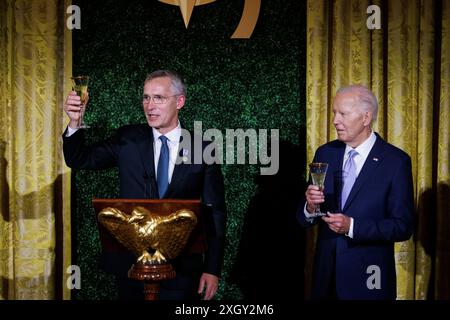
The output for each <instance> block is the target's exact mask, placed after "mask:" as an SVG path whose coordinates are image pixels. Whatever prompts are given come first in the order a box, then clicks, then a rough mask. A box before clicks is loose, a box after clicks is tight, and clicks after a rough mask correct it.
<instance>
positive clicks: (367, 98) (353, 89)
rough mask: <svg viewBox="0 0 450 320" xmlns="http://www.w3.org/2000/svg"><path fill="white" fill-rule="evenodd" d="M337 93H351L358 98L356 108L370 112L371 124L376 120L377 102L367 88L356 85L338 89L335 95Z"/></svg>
mask: <svg viewBox="0 0 450 320" xmlns="http://www.w3.org/2000/svg"><path fill="white" fill-rule="evenodd" d="M339 93H353V94H355V96H356V97H357V98H358V102H359V104H358V106H360V107H362V108H364V111H370V112H372V122H373V121H375V120H377V114H378V100H377V98H376V97H375V95H374V94H373V92H372V91H370V90H369V89H368V88H367V87H365V86H363V85H360V84H356V85H351V86H346V87H342V88H340V89H339V90H338V91H337V92H336V95H337V94H339Z"/></svg>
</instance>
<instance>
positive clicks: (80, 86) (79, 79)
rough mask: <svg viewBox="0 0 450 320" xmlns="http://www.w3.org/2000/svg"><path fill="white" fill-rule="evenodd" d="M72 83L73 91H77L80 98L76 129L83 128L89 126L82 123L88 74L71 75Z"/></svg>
mask: <svg viewBox="0 0 450 320" xmlns="http://www.w3.org/2000/svg"><path fill="white" fill-rule="evenodd" d="M71 79H72V83H73V91H76V92H77V95H78V96H79V97H80V98H81V110H80V118H79V119H78V126H77V128H78V129H84V128H89V126H87V125H86V124H85V123H84V120H83V118H84V111H85V109H86V102H87V101H86V98H87V91H88V83H89V76H76V77H72V78H71Z"/></svg>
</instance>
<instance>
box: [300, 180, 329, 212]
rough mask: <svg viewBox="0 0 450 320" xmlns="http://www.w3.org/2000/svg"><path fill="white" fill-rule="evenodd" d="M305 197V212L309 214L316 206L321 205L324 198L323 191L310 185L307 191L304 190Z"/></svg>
mask: <svg viewBox="0 0 450 320" xmlns="http://www.w3.org/2000/svg"><path fill="white" fill-rule="evenodd" d="M305 196H306V203H307V205H306V210H307V211H308V212H309V213H312V212H314V208H315V205H316V204H319V203H322V202H324V201H325V196H324V194H323V191H320V189H319V187H318V186H314V185H312V184H310V185H309V186H308V189H306V192H305Z"/></svg>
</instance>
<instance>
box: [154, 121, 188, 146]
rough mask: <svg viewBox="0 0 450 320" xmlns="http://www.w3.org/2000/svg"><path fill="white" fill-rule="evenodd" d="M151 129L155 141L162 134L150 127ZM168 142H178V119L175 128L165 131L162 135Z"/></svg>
mask: <svg viewBox="0 0 450 320" xmlns="http://www.w3.org/2000/svg"><path fill="white" fill-rule="evenodd" d="M152 131H153V141H154V142H156V141H158V140H159V137H160V136H162V134H161V133H160V132H159V131H158V130H156V129H155V128H152ZM164 136H165V137H166V138H167V139H168V140H169V142H176V143H178V142H179V141H180V137H181V124H180V121H178V125H177V126H176V128H174V129H172V130H171V131H169V132H167V133H166V134H165V135H164Z"/></svg>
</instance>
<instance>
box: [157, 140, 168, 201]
mask: <svg viewBox="0 0 450 320" xmlns="http://www.w3.org/2000/svg"><path fill="white" fill-rule="evenodd" d="M159 139H161V152H160V153H159V160H158V172H157V175H158V177H157V182H158V192H159V198H162V197H163V196H164V194H165V193H166V190H167V187H168V186H169V147H168V146H167V140H168V139H167V137H165V136H160V137H159Z"/></svg>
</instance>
